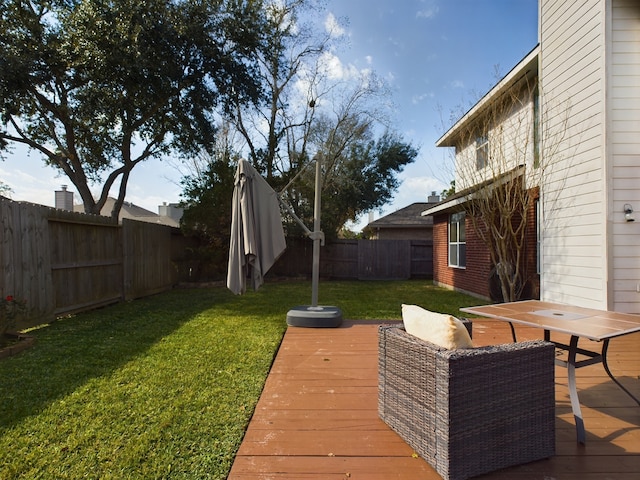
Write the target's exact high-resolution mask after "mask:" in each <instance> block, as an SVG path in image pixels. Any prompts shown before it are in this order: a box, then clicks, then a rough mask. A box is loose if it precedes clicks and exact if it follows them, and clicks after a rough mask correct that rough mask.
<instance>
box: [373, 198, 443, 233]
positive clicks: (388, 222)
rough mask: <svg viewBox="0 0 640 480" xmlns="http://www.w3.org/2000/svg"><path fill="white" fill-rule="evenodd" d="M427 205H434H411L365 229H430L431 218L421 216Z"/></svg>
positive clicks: (417, 203)
mask: <svg viewBox="0 0 640 480" xmlns="http://www.w3.org/2000/svg"><path fill="white" fill-rule="evenodd" d="M429 205H435V204H434V203H427V202H416V203H412V204H411V205H409V206H406V207H404V208H401V209H400V210H396V211H395V212H393V213H390V214H389V215H385V216H384V217H381V218H379V219H378V220H375V221H373V222H371V223H369V224H368V225H367V228H408V227H430V226H432V225H433V218H431V217H423V216H422V215H421V214H422V212H423V211H424V210H425V209H426V208H428V207H429Z"/></svg>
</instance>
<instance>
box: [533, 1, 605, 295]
mask: <svg viewBox="0 0 640 480" xmlns="http://www.w3.org/2000/svg"><path fill="white" fill-rule="evenodd" d="M607 3H608V2H607V1H606V0H584V1H582V2H566V1H565V0H540V45H541V49H540V78H541V86H542V92H543V93H542V95H543V99H542V101H543V104H544V108H545V111H546V114H547V115H548V118H547V119H546V121H545V122H544V126H543V128H544V129H545V131H544V132H543V139H549V138H552V137H554V138H557V137H556V135H558V134H564V135H563V136H564V139H563V141H562V143H561V144H560V147H561V148H560V149H559V152H558V154H557V155H556V156H555V157H550V156H546V157H543V160H542V161H543V162H545V168H546V173H545V178H544V180H543V181H544V187H543V191H544V194H543V198H542V201H543V203H542V207H543V208H542V215H543V238H542V242H543V243H542V244H543V250H542V278H541V283H542V285H541V289H542V298H543V300H549V301H557V302H563V303H570V304H577V305H583V306H586V307H593V308H607V307H608V305H607V293H606V292H607V282H608V262H607V257H608V247H607V228H606V225H607V218H606V215H607V204H606V201H603V199H606V198H607V191H606V183H607V182H606V161H605V159H606V149H605V138H606V136H605V119H606V117H605V87H606V81H605V79H606V76H605V56H604V52H605V38H606V35H605V33H606V24H605V18H606V11H605V7H606V4H607ZM545 153H546V151H545V148H544V146H543V155H544V154H545Z"/></svg>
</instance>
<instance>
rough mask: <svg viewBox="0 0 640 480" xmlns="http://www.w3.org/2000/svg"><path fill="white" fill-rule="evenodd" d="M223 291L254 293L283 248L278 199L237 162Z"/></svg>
mask: <svg viewBox="0 0 640 480" xmlns="http://www.w3.org/2000/svg"><path fill="white" fill-rule="evenodd" d="M231 215H232V216H231V242H230V245H229V268H228V270H227V287H228V288H229V290H231V291H232V292H233V293H235V294H236V295H237V294H241V293H244V292H245V291H246V289H247V279H249V281H250V284H251V287H252V288H253V289H254V290H257V289H258V287H260V285H262V283H263V281H264V280H263V279H264V275H265V274H266V273H267V271H268V270H269V269H270V268H271V267H272V266H273V264H274V263H275V262H276V260H277V259H278V257H279V256H280V255H282V252H284V250H285V248H286V242H285V238H284V230H283V228H282V218H281V216H280V203H279V200H278V195H277V194H276V192H274V191H273V189H272V188H271V187H270V186H269V184H268V183H267V182H266V180H265V179H264V178H262V177H261V176H260V174H259V173H258V172H257V171H256V169H255V168H253V166H252V165H251V164H250V163H249V162H248V161H246V160H240V162H238V169H237V170H236V177H235V187H234V190H233V204H232V211H231Z"/></svg>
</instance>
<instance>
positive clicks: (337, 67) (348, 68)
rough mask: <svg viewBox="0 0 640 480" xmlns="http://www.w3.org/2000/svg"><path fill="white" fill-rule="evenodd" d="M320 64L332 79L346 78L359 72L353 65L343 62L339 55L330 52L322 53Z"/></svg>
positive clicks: (355, 75)
mask: <svg viewBox="0 0 640 480" xmlns="http://www.w3.org/2000/svg"><path fill="white" fill-rule="evenodd" d="M320 65H321V67H322V69H323V70H324V71H325V72H326V73H327V75H328V76H329V78H330V79H332V80H348V79H351V78H356V77H358V76H359V75H360V74H361V72H359V71H358V69H357V68H356V67H355V66H353V65H351V64H345V63H343V62H342V60H341V59H340V57H338V56H337V55H335V54H333V53H331V52H325V53H323V54H322V56H321V57H320Z"/></svg>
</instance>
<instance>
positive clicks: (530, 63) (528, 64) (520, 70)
mask: <svg viewBox="0 0 640 480" xmlns="http://www.w3.org/2000/svg"><path fill="white" fill-rule="evenodd" d="M539 53H540V44H538V45H536V46H535V47H534V48H533V50H531V51H530V52H529V53H528V54H527V55H526V56H525V57H524V58H523V59H522V60H520V62H519V63H518V64H517V65H516V66H515V67H513V68H512V69H511V71H510V72H509V73H507V74H506V75H505V76H504V77H503V78H502V79H501V80H500V81H499V82H498V83H497V84H496V85H495V86H494V87H493V88H492V89H491V90H489V91H488V92H487V93H486V94H485V95H484V96H483V97H482V98H481V99H480V100H479V101H478V102H477V103H476V104H475V105H474V106H473V107H471V108H470V109H469V110H468V111H467V113H465V114H464V115H463V116H462V117H461V118H460V119H459V120H458V121H457V122H456V123H455V124H454V125H453V126H452V127H451V128H450V129H449V130H447V131H446V132H445V133H444V135H442V136H441V137H440V138H439V139H438V140H437V141H436V147H453V146H455V143H454V139H455V137H456V135H457V134H458V132H459V131H460V130H461V128H462V127H463V126H464V125H465V124H467V123H468V122H469V121H470V120H471V119H473V118H475V117H476V116H477V115H478V114H479V113H480V112H482V111H483V110H484V107H485V106H486V105H487V104H488V103H489V102H490V101H491V100H492V99H493V98H495V97H496V96H497V95H499V94H501V93H502V92H504V91H506V90H507V89H508V88H510V87H511V86H512V85H513V84H514V83H515V82H517V81H518V80H519V79H520V78H522V77H523V76H525V75H527V74H528V73H529V72H530V71H532V70H533V69H535V71H536V72H537V71H538V54H539Z"/></svg>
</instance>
